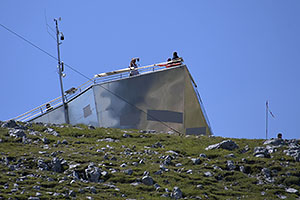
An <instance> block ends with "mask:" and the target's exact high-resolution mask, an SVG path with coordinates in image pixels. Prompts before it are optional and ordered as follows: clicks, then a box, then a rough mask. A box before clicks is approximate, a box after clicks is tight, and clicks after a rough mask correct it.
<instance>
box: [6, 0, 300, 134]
mask: <svg viewBox="0 0 300 200" xmlns="http://www.w3.org/2000/svg"><path fill="white" fill-rule="evenodd" d="M299 10H300V1H297V0H287V1H279V0H278V1H275V0H272V1H271V0H263V1H261V0H244V1H240V0H228V1H223V0H219V1H216V0H215V1H202V0H190V1H175V0H172V1H169V0H166V1H158V0H152V1H138V0H137V1H133V0H128V1H121V0H120V1H96V0H95V1H56V0H52V1H38V0H28V1H16V0H2V1H0V23H1V24H3V25H5V26H7V27H8V28H10V29H12V30H13V31H15V32H17V33H18V34H20V35H22V36H23V37H25V38H26V39H28V40H30V41H31V42H33V43H34V44H36V45H38V46H39V47H40V48H42V49H44V50H45V51H47V52H49V53H51V54H52V55H54V56H56V55H57V52H56V43H55V40H54V39H53V38H52V37H51V36H50V35H49V34H48V32H47V29H46V20H45V11H46V19H47V23H48V24H49V26H50V27H52V28H53V29H54V28H55V26H54V21H53V19H54V18H57V17H61V18H62V21H61V22H60V30H61V31H62V32H63V33H64V35H65V40H64V42H63V44H62V45H61V57H62V60H63V61H64V62H65V63H67V64H69V65H71V66H72V67H74V68H75V69H77V70H78V71H80V72H81V73H83V74H84V75H86V76H88V77H93V75H94V74H98V73H101V72H107V71H112V70H116V69H121V68H125V67H127V66H128V64H129V61H130V58H132V57H137V56H138V57H140V58H141V61H140V63H141V65H149V64H153V63H158V62H162V61H165V60H166V59H167V58H168V57H170V56H171V54H172V52H173V51H177V52H178V54H179V55H180V56H182V57H183V58H184V60H185V63H186V64H187V66H188V68H189V70H190V72H191V74H192V76H193V77H194V79H195V81H196V83H197V84H198V90H199V93H200V95H201V97H202V100H203V102H204V106H205V108H206V112H207V115H208V117H209V120H210V123H211V126H212V129H213V132H214V134H215V135H217V136H224V137H236V138H265V102H266V100H269V104H270V109H271V110H272V112H273V113H274V115H275V118H272V117H270V118H269V119H270V120H269V136H270V137H276V135H277V133H278V132H282V133H283V137H284V138H298V139H299V138H300V104H299V102H300V90H299V86H300V65H299V64H300V12H299ZM49 31H50V32H51V30H49ZM51 33H52V32H51ZM52 35H54V33H52ZM0 42H1V48H0V55H1V57H0V58H1V59H0V66H1V73H0V84H1V96H0V97H1V98H0V120H2V121H4V120H6V119H9V118H12V117H15V116H17V115H19V114H22V113H24V112H26V111H28V110H30V109H32V108H35V107H37V106H39V105H41V104H43V103H45V102H46V101H49V100H51V99H54V98H56V97H58V96H60V89H59V81H58V74H57V72H56V65H57V62H56V61H55V60H54V59H53V58H51V57H49V56H47V55H46V54H44V53H42V52H40V51H39V50H37V49H35V48H33V47H32V46H30V45H28V44H27V43H26V42H24V41H22V40H21V39H19V38H17V37H16V36H14V35H13V34H11V33H9V32H8V31H7V30H5V29H3V28H2V27H1V26H0ZM66 74H67V77H66V78H64V88H65V89H69V88H71V87H73V86H78V85H80V84H82V83H83V82H85V81H86V79H85V78H83V77H82V76H80V75H78V74H76V73H74V72H73V71H72V70H70V69H68V68H66Z"/></svg>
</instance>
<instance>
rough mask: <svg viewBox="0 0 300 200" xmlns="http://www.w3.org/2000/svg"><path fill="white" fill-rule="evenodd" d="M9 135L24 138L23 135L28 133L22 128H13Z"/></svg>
mask: <svg viewBox="0 0 300 200" xmlns="http://www.w3.org/2000/svg"><path fill="white" fill-rule="evenodd" d="M9 136H10V137H16V138H22V137H26V134H25V132H24V131H23V130H21V129H11V130H9Z"/></svg>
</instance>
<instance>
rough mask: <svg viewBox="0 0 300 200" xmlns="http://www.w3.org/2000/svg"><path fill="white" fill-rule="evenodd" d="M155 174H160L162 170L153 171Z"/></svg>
mask: <svg viewBox="0 0 300 200" xmlns="http://www.w3.org/2000/svg"><path fill="white" fill-rule="evenodd" d="M154 174H155V175H161V174H162V171H161V170H158V171H156V172H154Z"/></svg>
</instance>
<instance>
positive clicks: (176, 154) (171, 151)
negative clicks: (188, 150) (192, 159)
mask: <svg viewBox="0 0 300 200" xmlns="http://www.w3.org/2000/svg"><path fill="white" fill-rule="evenodd" d="M166 153H170V154H173V155H175V156H178V153H177V152H175V151H173V150H170V151H166Z"/></svg>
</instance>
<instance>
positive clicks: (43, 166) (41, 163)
mask: <svg viewBox="0 0 300 200" xmlns="http://www.w3.org/2000/svg"><path fill="white" fill-rule="evenodd" d="M37 165H38V168H39V169H40V170H49V169H50V168H49V166H48V164H47V163H45V162H44V160H42V159H39V160H38V161H37Z"/></svg>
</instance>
